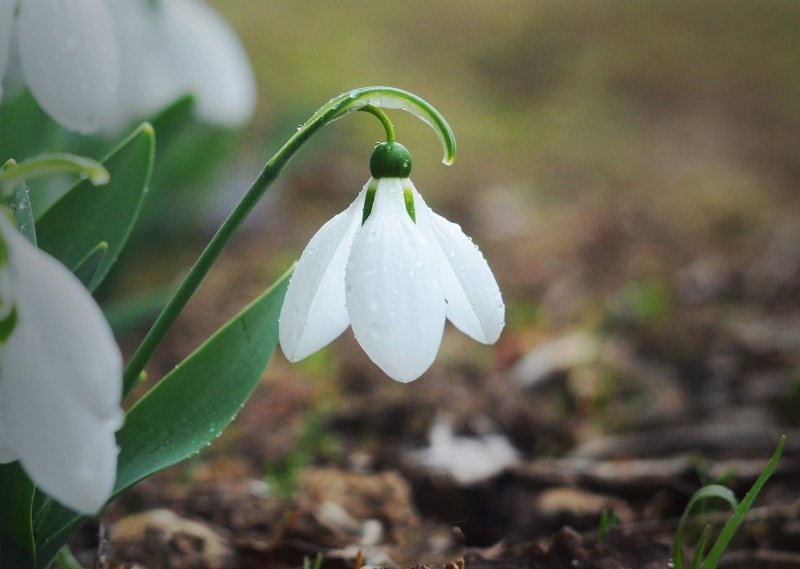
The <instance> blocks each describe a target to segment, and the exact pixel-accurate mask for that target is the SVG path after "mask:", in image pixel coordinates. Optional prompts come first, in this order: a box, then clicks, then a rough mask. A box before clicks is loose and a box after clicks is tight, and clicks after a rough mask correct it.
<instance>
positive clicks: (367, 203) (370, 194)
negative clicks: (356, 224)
mask: <svg viewBox="0 0 800 569" xmlns="http://www.w3.org/2000/svg"><path fill="white" fill-rule="evenodd" d="M377 191H378V184H371V185H370V186H369V187H368V188H367V195H366V196H364V213H363V214H362V215H361V225H364V224H365V223H366V222H367V218H368V217H369V214H370V213H372V204H374V203H375V194H376V193H377Z"/></svg>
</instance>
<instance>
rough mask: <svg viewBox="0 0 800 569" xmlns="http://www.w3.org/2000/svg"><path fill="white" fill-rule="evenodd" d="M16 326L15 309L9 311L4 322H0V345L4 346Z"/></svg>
mask: <svg viewBox="0 0 800 569" xmlns="http://www.w3.org/2000/svg"><path fill="white" fill-rule="evenodd" d="M16 326H17V309H16V308H15V309H14V310H12V311H11V314H9V315H8V316H6V318H5V320H1V321H0V344H5V343H6V342H7V341H8V339H9V338H10V337H11V333H12V332H13V331H14V328H16Z"/></svg>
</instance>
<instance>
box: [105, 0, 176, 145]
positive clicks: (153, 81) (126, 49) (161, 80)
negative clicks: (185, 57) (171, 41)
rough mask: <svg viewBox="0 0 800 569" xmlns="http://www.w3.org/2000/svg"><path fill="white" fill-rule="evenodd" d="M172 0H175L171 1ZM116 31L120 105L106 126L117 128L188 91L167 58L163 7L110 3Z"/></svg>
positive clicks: (131, 0) (122, 0)
mask: <svg viewBox="0 0 800 569" xmlns="http://www.w3.org/2000/svg"><path fill="white" fill-rule="evenodd" d="M170 1H171V0H170ZM108 8H109V10H110V11H111V15H112V19H113V21H114V29H115V30H116V36H117V44H118V47H119V56H120V68H121V69H122V71H123V73H122V76H121V78H120V85H119V105H118V106H117V107H116V108H115V109H114V111H113V112H112V113H111V114H110V115H109V116H108V117H107V121H106V122H105V124H104V125H103V126H104V128H106V129H109V130H116V129H119V128H121V127H123V126H125V125H126V124H127V123H130V122H132V121H136V120H141V119H144V118H147V117H150V116H152V115H154V114H156V113H157V112H158V111H160V110H162V109H163V108H164V107H165V106H166V105H168V104H170V103H172V102H173V101H175V100H176V99H178V98H179V97H181V96H182V95H185V94H186V90H185V86H184V85H183V84H182V81H181V79H180V76H179V73H178V72H176V71H175V70H174V69H173V66H172V64H171V62H170V61H169V60H168V57H166V53H167V50H166V43H167V40H166V38H165V37H164V36H165V34H166V33H169V31H168V30H165V29H164V25H163V24H162V22H161V19H162V18H163V7H159V8H157V9H153V8H152V7H151V6H149V5H148V2H145V1H142V0H114V1H112V2H109V3H108Z"/></svg>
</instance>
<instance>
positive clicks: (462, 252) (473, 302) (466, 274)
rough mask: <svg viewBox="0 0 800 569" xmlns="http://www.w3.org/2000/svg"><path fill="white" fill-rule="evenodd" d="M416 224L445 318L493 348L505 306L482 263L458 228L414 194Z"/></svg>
mask: <svg viewBox="0 0 800 569" xmlns="http://www.w3.org/2000/svg"><path fill="white" fill-rule="evenodd" d="M414 201H415V203H416V204H417V207H416V211H417V223H418V225H419V227H420V230H421V231H422V233H423V235H424V236H425V238H426V239H427V240H428V241H429V242H431V245H432V249H433V253H432V254H433V255H434V256H435V258H436V265H437V267H438V268H439V275H440V279H441V282H442V287H443V289H444V296H445V298H446V299H447V318H448V319H449V320H450V321H451V322H452V323H453V324H454V325H455V326H456V327H457V328H458V329H459V330H461V331H462V332H464V333H465V334H467V335H468V336H471V337H472V338H474V339H475V340H477V341H478V342H481V343H484V344H493V343H495V342H496V341H497V339H498V338H499V337H500V333H501V332H502V331H503V327H504V325H505V305H504V304H503V298H502V295H501V294H500V288H499V287H498V286H497V281H496V280H495V278H494V275H493V274H492V271H491V269H490V268H489V265H488V264H487V263H486V259H485V258H484V257H483V254H482V253H481V252H480V249H478V247H477V246H476V245H475V243H473V242H472V240H471V239H470V238H469V237H467V236H466V235H464V232H463V231H462V230H461V227H460V226H459V225H457V224H455V223H452V222H450V221H447V220H446V219H445V218H443V217H442V216H440V215H437V214H436V213H434V212H433V211H431V209H430V208H429V207H428V206H427V205H426V204H425V202H424V201H423V200H422V197H421V196H420V195H419V193H417V192H416V190H414Z"/></svg>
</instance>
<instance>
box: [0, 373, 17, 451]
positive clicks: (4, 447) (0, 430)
mask: <svg viewBox="0 0 800 569" xmlns="http://www.w3.org/2000/svg"><path fill="white" fill-rule="evenodd" d="M0 392H2V388H0ZM17 459H19V457H18V456H17V451H15V450H14V447H12V446H11V441H10V440H8V435H7V434H6V429H5V427H3V417H2V416H0V464H8V463H9V462H14V461H15V460H17Z"/></svg>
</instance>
